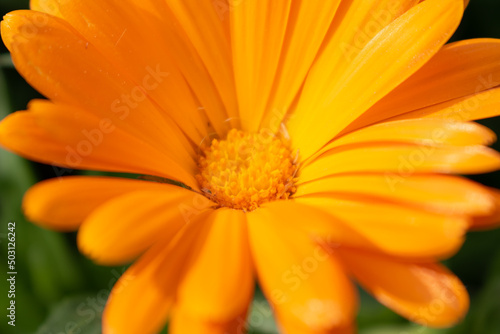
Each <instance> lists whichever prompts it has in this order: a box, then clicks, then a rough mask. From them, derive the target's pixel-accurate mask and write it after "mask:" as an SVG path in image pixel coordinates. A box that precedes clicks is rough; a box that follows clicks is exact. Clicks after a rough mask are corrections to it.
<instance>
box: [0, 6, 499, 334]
mask: <svg viewBox="0 0 500 334" xmlns="http://www.w3.org/2000/svg"><path fill="white" fill-rule="evenodd" d="M31 8H32V9H31V10H27V11H16V12H12V13H10V14H8V15H7V16H6V17H5V18H4V21H3V22H2V38H3V40H4V42H5V44H6V46H7V47H8V48H9V50H10V51H11V54H12V58H13V61H14V64H15V66H16V68H17V69H18V70H19V72H20V73H21V74H22V75H23V76H24V77H25V78H26V80H27V81H28V82H29V83H30V84H31V85H33V87H35V88H36V89H37V90H38V91H40V92H41V93H42V94H43V95H45V96H46V97H47V98H48V100H43V101H42V100H36V101H32V102H31V104H30V105H29V108H28V110H27V111H20V112H16V113H14V114H12V115H10V116H9V117H7V118H6V119H4V120H3V121H2V123H1V124H0V143H1V145H2V146H3V147H5V148H6V149H9V150H12V151H14V152H16V153H18V154H20V155H22V156H25V157H27V158H30V159H33V160H36V161H40V162H44V163H47V164H51V165H53V166H58V167H54V168H56V169H55V170H56V171H57V173H59V174H60V176H62V178H58V179H53V180H48V181H44V182H42V183H39V184H37V185H35V186H34V187H33V188H31V190H29V191H28V193H27V194H26V196H25V199H24V209H25V212H26V214H27V216H28V217H29V218H30V219H31V220H33V221H34V222H37V223H38V224H40V225H41V226H44V227H47V228H51V229H55V230H62V231H71V230H77V229H78V230H79V232H78V244H79V247H80V249H81V251H82V252H83V253H85V254H86V255H88V256H89V257H90V258H92V259H93V260H95V261H96V262H98V263H100V264H109V265H117V264H122V263H129V262H131V261H133V260H135V259H136V258H138V260H137V261H136V262H135V263H134V264H133V265H132V266H131V267H130V269H128V271H127V272H126V273H125V274H124V275H123V277H122V278H121V279H120V281H119V282H118V283H117V284H116V285H115V287H114V289H113V291H112V293H111V296H110V299H109V301H108V303H107V306H106V309H105V312H104V316H103V332H104V333H106V334H113V333H117V334H124V333H133V334H136V333H155V332H157V331H159V330H160V329H161V328H163V327H164V326H165V324H166V323H167V321H169V323H170V325H169V331H170V333H220V334H223V333H244V332H245V329H246V327H247V322H246V316H247V312H248V310H249V305H250V302H251V300H252V295H253V290H254V284H255V281H256V280H258V282H259V284H260V287H261V288H262V290H263V292H264V294H265V295H266V297H267V299H268V300H269V302H270V304H271V306H272V308H273V310H274V313H275V316H276V319H277V322H278V324H279V327H280V329H281V331H282V332H283V333H299V334H304V333H311V334H313V333H314V334H316V333H317V334H324V333H353V332H355V326H354V325H353V323H354V318H355V315H356V310H357V296H356V291H355V289H354V288H353V283H352V280H356V281H358V282H359V283H360V284H361V285H362V286H363V287H364V288H365V289H366V290H367V291H369V292H370V293H372V294H373V295H374V296H375V298H377V299H378V300H379V301H380V302H381V303H383V304H384V305H386V306H387V307H389V308H391V309H393V310H394V311H395V312H397V313H399V314H401V315H402V316H404V317H406V318H408V319H410V320H412V321H414V322H417V323H420V324H424V325H428V326H434V327H444V326H451V325H453V324H455V323H456V322H457V321H459V320H460V319H461V318H462V317H463V316H464V314H465V313H466V310H467V308H468V303H469V302H468V295H467V291H466V289H465V288H464V286H463V285H462V283H461V282H460V281H459V279H458V278H457V277H455V276H454V275H453V274H452V273H450V272H449V271H448V270H447V269H446V268H445V267H443V266H442V265H441V264H439V261H440V260H442V259H446V258H448V257H450V256H452V255H453V254H454V253H455V252H457V250H458V249H459V248H460V246H461V245H462V243H463V241H464V236H465V233H466V232H467V230H469V229H477V228H490V227H493V226H495V225H498V224H497V223H498V220H499V219H498V216H499V210H500V195H499V192H498V191H497V190H493V189H489V188H486V187H484V186H482V185H479V184H476V183H474V182H472V181H469V180H467V179H465V178H463V177H460V176H455V175H457V174H474V173H484V172H490V171H494V170H497V169H499V168H500V155H499V154H498V153H496V152H495V151H493V150H491V149H489V148H487V147H486V145H489V144H491V143H492V142H493V141H494V140H495V135H494V134H493V133H492V132H491V131H490V130H489V129H487V128H485V127H483V126H481V125H479V124H477V123H474V122H471V121H472V120H476V119H480V118H486V117H492V116H496V115H498V114H499V110H500V109H499V101H500V88H496V87H497V86H498V85H499V80H500V42H499V41H498V40H493V39H475V40H468V41H462V42H456V43H452V44H447V45H445V43H446V42H447V41H448V39H449V38H450V37H451V35H452V34H453V32H454V31H455V29H456V28H457V26H458V25H459V22H460V20H461V17H462V14H463V11H464V2H463V0H426V1H418V0H404V1H403V0H401V1H399V0H382V1H372V0H349V1H348V0H342V1H341V0H328V1H306V0H277V1H267V0H252V1H248V0H241V1H226V0H141V1H138V0H137V1H135V0H128V1H123V0H121V1H118V0H107V1H97V0H87V1H76V0H74V1H72V0H36V1H31ZM59 167H65V168H69V169H88V170H100V171H112V172H122V173H132V174H136V175H137V176H136V177H135V178H120V177H90V176H89V177H84V176H65V174H66V173H67V170H66V169H59Z"/></svg>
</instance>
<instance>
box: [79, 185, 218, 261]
mask: <svg viewBox="0 0 500 334" xmlns="http://www.w3.org/2000/svg"><path fill="white" fill-rule="evenodd" d="M162 186H163V187H161V188H157V189H154V190H153V189H149V190H148V189H144V190H137V191H134V192H130V193H128V194H125V195H123V196H119V197H116V198H114V199H112V200H110V201H108V202H106V203H104V204H103V205H102V206H100V207H98V208H97V209H96V210H94V211H93V212H92V213H91V214H90V215H89V216H88V217H87V219H86V220H85V221H84V222H83V224H82V226H81V227H80V230H79V232H78V246H79V249H80V251H81V252H82V253H84V254H85V255H87V256H88V257H90V258H91V259H93V260H94V261H96V262H98V263H99V264H105V265H117V264H122V263H127V262H130V261H131V260H133V259H134V258H136V257H137V256H138V255H139V254H141V253H142V252H144V251H145V250H146V249H147V248H148V247H149V246H151V245H152V244H153V243H155V242H156V241H157V240H158V239H162V240H166V241H168V240H170V239H172V238H173V237H174V236H175V235H176V234H177V232H179V231H180V230H181V229H182V227H184V226H185V225H186V224H189V223H191V221H192V220H193V219H194V218H196V216H198V215H200V214H201V213H203V212H204V211H206V210H208V209H209V208H210V207H212V206H213V205H214V203H212V202H210V201H209V200H208V199H207V198H206V197H204V196H202V195H200V194H197V193H194V192H192V191H189V190H186V189H183V188H181V187H177V186H173V185H168V184H165V185H162ZM125 212H126V214H124V213H125Z"/></svg>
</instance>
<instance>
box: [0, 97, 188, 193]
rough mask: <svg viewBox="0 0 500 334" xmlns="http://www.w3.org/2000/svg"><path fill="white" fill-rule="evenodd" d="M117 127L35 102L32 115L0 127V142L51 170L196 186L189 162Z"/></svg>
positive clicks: (7, 120)
mask: <svg viewBox="0 0 500 334" xmlns="http://www.w3.org/2000/svg"><path fill="white" fill-rule="evenodd" d="M117 124H119V123H117V122H115V119H112V118H101V119H100V118H97V117H96V116H93V115H91V114H89V113H87V112H84V111H82V110H79V109H76V108H72V107H69V106H61V105H54V104H52V103H50V102H47V101H34V102H33V103H31V104H30V111H27V112H26V111H23V112H16V113H14V114H11V115H9V116H7V117H6V118H5V119H4V120H3V121H2V122H1V123H0V144H1V145H2V146H4V147H5V148H7V149H9V150H12V151H14V152H16V153H18V154H20V155H22V156H25V157H27V158H29V159H33V160H36V161H39V162H43V163H46V164H51V165H53V166H63V167H67V168H70V169H94V170H102V171H113V172H125V173H136V174H148V175H157V176H162V177H166V178H172V179H177V180H180V181H181V182H184V183H186V184H188V185H189V186H191V187H197V186H196V185H197V183H196V181H195V180H194V176H193V174H194V173H193V172H192V170H194V169H195V167H194V162H193V160H192V159H191V158H187V160H184V161H183V160H181V159H179V160H177V159H176V161H174V160H173V158H172V155H171V154H170V155H169V154H168V152H163V151H159V150H157V149H156V148H155V147H154V146H153V147H151V145H148V144H147V143H145V142H143V141H141V140H140V139H138V138H137V137H135V136H134V135H131V134H130V133H128V132H126V131H123V130H122V129H121V128H120V127H119V125H117ZM172 146H175V145H174V144H172ZM179 149H181V148H179Z"/></svg>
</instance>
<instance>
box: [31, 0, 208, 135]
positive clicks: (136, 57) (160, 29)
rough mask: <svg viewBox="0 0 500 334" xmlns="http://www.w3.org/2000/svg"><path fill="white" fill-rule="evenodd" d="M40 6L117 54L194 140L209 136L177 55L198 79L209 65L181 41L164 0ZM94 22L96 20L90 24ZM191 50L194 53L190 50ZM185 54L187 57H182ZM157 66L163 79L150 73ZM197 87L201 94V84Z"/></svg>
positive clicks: (127, 70) (111, 56)
mask: <svg viewBox="0 0 500 334" xmlns="http://www.w3.org/2000/svg"><path fill="white" fill-rule="evenodd" d="M37 7H41V8H39V9H38V10H42V11H44V12H48V13H52V14H57V16H60V17H61V18H63V19H65V20H66V21H67V22H69V23H70V24H71V25H72V26H73V27H74V28H75V29H76V30H78V32H79V33H81V34H82V35H83V36H84V37H85V38H86V39H87V40H88V41H89V42H90V43H92V44H93V45H94V46H95V47H96V48H97V49H98V50H99V52H101V53H102V54H103V55H106V57H107V58H108V59H113V63H114V64H116V66H117V67H118V68H120V70H121V72H122V73H124V74H125V73H126V74H127V75H128V76H129V77H130V78H131V79H132V80H133V81H134V82H136V83H138V84H140V85H142V86H143V88H145V90H146V92H147V94H148V95H149V96H150V98H151V99H152V100H153V101H154V103H155V105H156V107H158V108H160V109H161V110H162V112H164V113H165V114H167V115H169V116H170V117H171V118H172V119H174V120H175V122H176V123H177V124H178V125H179V126H180V127H181V128H182V130H183V131H184V132H185V133H186V134H188V135H189V137H190V138H191V139H192V140H193V141H194V142H196V143H199V142H200V141H201V140H202V139H203V138H204V137H205V136H206V135H208V127H207V118H206V116H205V114H204V110H203V109H201V108H199V105H198V102H197V101H196V97H195V96H193V94H192V91H191V87H190V85H189V84H188V82H186V79H185V77H184V75H183V73H182V71H183V69H184V68H183V66H178V63H177V60H178V59H182V63H183V64H184V63H186V64H188V65H189V67H190V68H191V69H192V71H197V74H198V81H200V80H199V79H200V78H201V77H202V76H203V74H204V73H205V72H206V70H205V69H204V67H203V64H202V63H201V61H200V60H199V59H198V58H197V57H196V51H195V50H189V51H188V50H187V46H186V44H188V43H189V41H184V40H182V36H179V34H177V33H174V31H173V30H174V20H172V19H171V18H170V19H169V18H168V13H166V12H167V8H166V4H165V2H163V3H161V2H159V1H158V0H147V1H132V2H129V3H127V5H126V6H123V3H122V2H121V1H117V0H109V1H82V2H68V1H60V0H59V1H58V0H45V1H42V3H39V4H38V6H37ZM153 9H154V10H153ZM89 22H91V23H92V24H88V23H89ZM151 45H154V48H151ZM130 50H137V51H136V52H130ZM139 50H141V51H142V50H148V51H147V52H140V51H139ZM188 52H189V54H190V55H191V56H189V55H186V54H187V53H188ZM181 55H182V58H179V56H181ZM129 64H134V66H130V65H129ZM155 67H156V68H158V69H161V70H160V72H165V73H168V75H166V76H165V77H162V81H161V83H159V84H158V83H157V82H155V80H154V77H153V78H151V77H147V78H146V76H147V75H148V72H147V69H148V68H153V69H154V68H155ZM188 80H189V78H188ZM211 85H212V84H211V83H210V82H209V83H208V84H207V85H206V88H205V91H207V92H208V91H209V89H210V88H211ZM193 88H195V90H196V92H197V93H200V90H199V89H197V88H199V87H198V86H194V87H193ZM198 95H200V94H198ZM212 95H214V94H212ZM204 96H205V93H203V94H202V96H200V97H201V99H200V101H201V103H203V102H206V101H205V100H204V99H203V97H204ZM215 96H217V94H215ZM179 110H182V112H179Z"/></svg>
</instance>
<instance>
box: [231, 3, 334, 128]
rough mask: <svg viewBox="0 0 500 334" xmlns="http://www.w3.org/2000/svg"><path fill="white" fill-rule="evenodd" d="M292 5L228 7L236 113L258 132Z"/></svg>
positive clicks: (242, 5)
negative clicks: (236, 103) (237, 107)
mask: <svg viewBox="0 0 500 334" xmlns="http://www.w3.org/2000/svg"><path fill="white" fill-rule="evenodd" d="M337 2H338V1H337ZM322 4H323V5H324V2H323V3H322ZM291 6H292V1H290V0H285V1H279V2H276V1H266V0H258V1H243V2H241V3H240V4H238V5H237V6H235V7H234V9H233V10H232V11H230V19H231V42H232V43H231V45H232V49H233V62H234V72H235V78H236V89H237V94H238V102H239V110H240V112H239V114H240V118H241V125H242V128H243V130H245V131H248V132H257V131H258V128H259V124H260V122H261V119H262V116H263V115H264V113H265V111H266V109H267V100H268V98H269V96H270V94H271V88H272V86H273V82H274V79H275V75H276V71H277V68H278V65H279V60H280V55H281V49H282V47H283V42H284V39H285V32H286V30H287V23H288V17H289V13H290V7H291ZM308 7H310V6H308ZM250 50H251V51H250Z"/></svg>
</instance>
